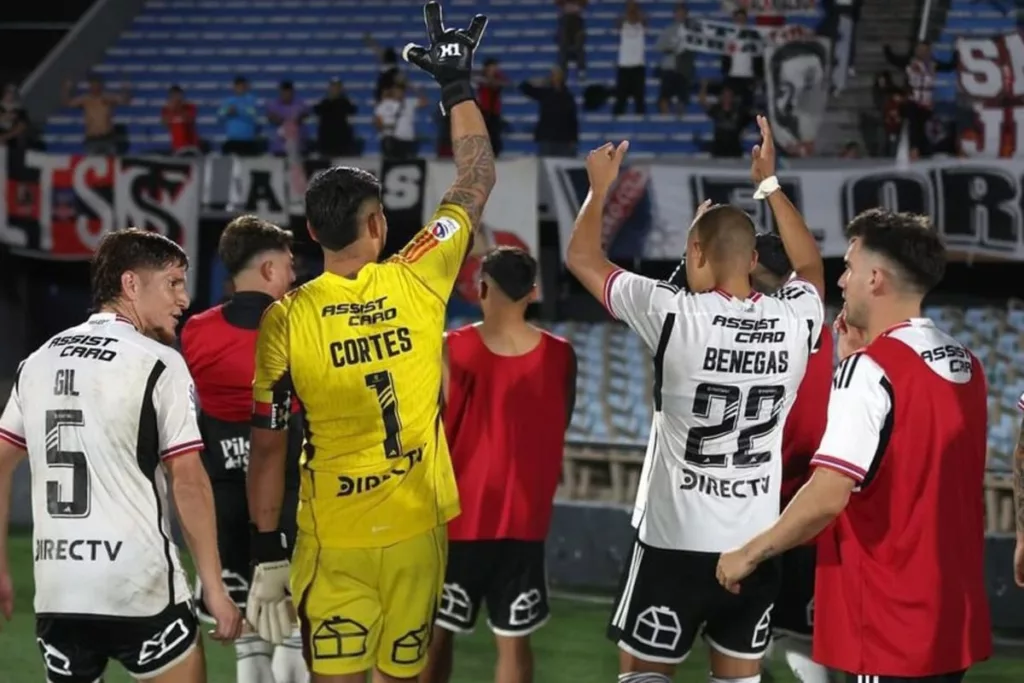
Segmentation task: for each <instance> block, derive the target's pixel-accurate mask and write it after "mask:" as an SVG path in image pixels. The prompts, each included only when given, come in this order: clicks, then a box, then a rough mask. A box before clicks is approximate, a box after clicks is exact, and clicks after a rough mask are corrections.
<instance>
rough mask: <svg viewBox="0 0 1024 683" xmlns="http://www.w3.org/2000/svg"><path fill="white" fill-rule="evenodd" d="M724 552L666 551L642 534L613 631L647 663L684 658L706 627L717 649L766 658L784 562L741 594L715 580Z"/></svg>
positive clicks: (765, 570) (770, 566) (765, 569)
mask: <svg viewBox="0 0 1024 683" xmlns="http://www.w3.org/2000/svg"><path fill="white" fill-rule="evenodd" d="M718 558H719V554H718V553H699V552H694V551H688V550H665V549H662V548H653V547H651V546H649V545H647V544H645V543H643V542H642V541H640V540H637V541H636V542H635V543H634V544H633V552H632V554H631V557H630V561H629V564H627V565H626V567H625V568H624V570H623V572H622V582H621V584H620V586H619V596H618V599H617V600H616V601H615V610H614V611H613V613H612V619H611V623H610V625H609V627H608V637H609V638H610V639H611V640H613V641H614V642H615V643H617V644H618V646H619V648H620V649H621V650H623V651H624V652H627V653H629V654H631V655H633V656H634V657H638V658H640V659H642V660H644V661H648V662H659V663H663V664H678V663H679V662H681V661H683V660H684V659H686V657H687V655H689V654H690V649H691V648H692V647H693V641H694V639H695V638H696V637H697V634H698V633H699V632H700V631H701V627H702V626H703V629H704V630H703V635H704V638H705V640H707V642H708V645H710V646H711V647H713V648H714V649H715V650H718V651H719V652H721V653H722V654H724V655H727V656H730V657H737V658H740V659H760V658H761V657H762V656H763V655H764V651H765V649H767V647H768V642H769V640H770V635H771V613H772V605H773V604H774V602H775V597H776V595H777V594H778V592H779V568H778V564H777V562H765V563H763V564H761V565H760V566H759V567H758V568H757V569H756V570H754V573H753V574H751V575H750V576H749V577H748V578H746V579H745V580H744V581H743V582H742V583H741V584H740V592H739V594H738V595H736V594H733V593H730V592H729V591H727V590H725V589H724V588H722V586H721V585H719V583H718V579H716V578H715V571H716V569H717V568H718Z"/></svg>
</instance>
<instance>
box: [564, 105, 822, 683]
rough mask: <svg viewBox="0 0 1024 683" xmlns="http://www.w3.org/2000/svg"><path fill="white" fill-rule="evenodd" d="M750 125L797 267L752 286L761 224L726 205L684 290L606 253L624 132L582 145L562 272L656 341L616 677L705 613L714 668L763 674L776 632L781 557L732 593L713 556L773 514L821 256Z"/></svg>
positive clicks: (694, 240)
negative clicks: (579, 193) (582, 190)
mask: <svg viewBox="0 0 1024 683" xmlns="http://www.w3.org/2000/svg"><path fill="white" fill-rule="evenodd" d="M758 124H759V125H760V127H761V134H762V137H763V140H762V144H761V145H758V146H756V147H755V148H754V150H753V164H752V169H751V175H752V177H753V179H754V182H755V183H756V184H757V187H758V190H757V193H756V195H755V196H757V197H767V201H768V202H769V204H770V205H771V208H772V211H773V212H774V214H775V218H776V221H777V223H778V225H779V232H780V234H781V236H782V240H783V243H784V244H785V249H786V254H787V255H788V256H789V260H790V261H791V263H792V265H793V270H794V271H795V273H796V276H797V277H796V278H794V279H791V280H790V281H789V282H787V283H786V284H785V285H784V286H783V287H781V288H780V289H779V290H778V292H776V294H775V295H774V296H762V295H761V294H759V293H758V292H756V291H754V290H753V289H752V288H751V286H750V273H751V270H752V269H753V268H754V266H755V265H756V263H757V256H756V251H755V233H754V225H753V222H752V221H751V220H750V217H749V216H747V215H746V214H745V213H744V212H742V211H740V210H739V209H737V208H735V207H732V206H716V207H710V208H708V209H707V210H706V211H704V212H703V213H701V214H700V215H699V216H698V218H697V219H696V220H695V221H694V223H693V225H692V227H691V228H690V231H689V235H688V237H687V247H686V262H685V269H686V281H687V286H688V287H689V289H690V291H678V290H677V289H676V287H675V286H673V285H671V284H668V283H665V282H660V281H657V280H652V279H650V278H646V277H641V276H639V275H635V274H633V273H628V272H626V271H624V270H622V269H620V268H617V267H616V266H614V265H613V264H612V263H610V262H609V261H608V260H607V258H606V257H605V255H604V253H603V252H602V250H601V224H602V208H603V205H604V201H605V197H606V196H607V192H608V189H609V187H610V186H611V185H612V183H614V182H615V179H616V177H617V175H618V171H619V165H620V163H621V161H622V157H623V155H624V153H625V151H626V149H627V147H628V145H627V144H626V143H622V144H621V145H619V146H618V147H614V146H612V145H605V146H604V147H602V148H600V149H598V150H595V151H594V152H591V154H590V155H589V156H588V157H587V173H588V175H589V177H590V188H591V189H590V194H589V196H588V197H587V200H586V201H585V202H584V206H583V208H582V209H581V211H580V215H579V217H578V218H577V220H576V229H575V230H574V232H573V235H572V239H571V241H570V243H569V248H568V265H569V269H570V270H571V271H572V272H573V274H574V275H575V276H576V277H577V279H579V280H580V282H581V283H582V284H583V285H584V286H585V287H586V288H587V290H588V291H590V292H591V294H593V295H594V296H596V297H599V298H601V299H602V301H603V302H604V304H605V306H606V307H607V308H608V310H609V312H610V313H611V314H612V315H613V316H615V317H616V318H618V319H620V320H622V321H624V322H625V323H626V324H628V325H629V326H630V327H631V328H632V329H633V330H634V331H635V332H636V333H637V334H639V335H640V337H641V338H642V339H643V341H644V342H645V343H646V345H647V347H648V348H649V349H650V350H651V352H652V353H653V354H654V411H655V414H654V424H653V430H652V433H651V441H650V444H649V446H648V453H649V456H648V457H649V460H650V463H649V466H648V467H646V468H645V472H644V474H643V476H642V478H641V485H640V491H639V492H638V494H637V511H636V516H635V519H636V521H637V524H638V535H637V540H636V543H635V545H634V547H633V552H632V557H631V559H630V560H629V562H628V564H627V565H626V567H625V568H624V574H623V579H622V587H621V590H620V594H619V597H618V600H617V602H616V606H615V611H614V614H613V616H612V621H611V625H610V628H609V636H610V637H611V638H612V640H614V641H615V642H616V643H617V645H618V647H619V649H620V651H621V653H620V670H621V673H622V675H621V676H620V677H619V681H620V682H622V683H639V682H640V681H643V682H644V683H650V682H657V681H663V682H667V681H669V680H671V676H672V673H673V671H674V669H675V666H676V665H677V664H678V663H679V662H682V661H683V660H684V659H685V658H686V656H687V655H688V654H689V652H690V649H691V646H692V644H693V641H694V639H695V637H696V635H697V632H698V630H699V629H700V628H701V625H702V624H705V623H706V628H705V629H704V635H705V638H706V640H707V642H708V645H709V646H710V650H711V674H712V680H714V681H720V680H733V681H742V682H743V683H756V681H758V680H759V679H760V676H759V671H760V660H761V658H762V656H763V654H764V651H765V649H766V648H767V646H768V641H769V638H770V633H771V609H772V605H773V603H774V600H775V596H776V593H777V591H778V585H779V577H778V570H777V568H776V567H775V566H773V565H765V566H764V567H763V568H762V569H760V570H759V571H758V572H757V574H756V575H755V576H753V577H751V578H750V579H749V580H748V581H747V582H746V583H745V584H744V587H743V592H742V593H741V594H740V595H733V594H730V593H728V592H727V591H725V590H724V589H722V588H721V587H719V586H718V585H717V582H716V580H715V565H716V563H717V561H718V557H719V553H720V552H722V551H724V550H727V549H729V548H730V547H734V546H735V545H736V544H739V543H742V542H744V541H746V540H747V539H749V538H750V537H752V536H753V535H755V534H757V533H759V532H760V531H762V530H764V529H766V528H768V527H769V526H770V525H771V524H772V522H774V521H775V519H776V518H777V517H778V514H779V487H780V485H781V480H782V466H781V454H780V452H779V451H780V442H781V436H782V425H783V423H784V421H785V419H786V414H787V413H788V411H789V407H790V405H791V403H792V400H793V396H794V394H795V393H796V389H797V385H798V384H799V382H800V379H801V377H802V376H803V373H804V368H805V366H806V364H807V359H808V357H809V356H810V353H811V350H812V349H813V347H814V344H815V343H816V342H817V339H818V334H819V332H820V329H821V323H822V318H823V316H824V309H823V306H822V303H821V292H822V290H823V289H824V274H823V271H824V268H823V264H822V261H821V256H820V254H819V253H818V246H817V244H816V243H815V241H814V237H813V236H812V235H811V233H810V232H809V231H808V229H807V226H806V225H805V224H804V221H803V219H802V218H801V217H800V214H799V213H798V212H797V211H796V209H795V208H794V207H793V205H792V204H791V203H790V202H789V200H788V199H787V198H786V196H785V194H784V193H783V192H782V191H781V190H780V189H779V185H778V180H777V179H776V178H775V174H774V173H775V171H774V163H775V150H774V145H773V143H772V137H771V130H770V129H769V128H768V123H767V121H766V120H765V119H764V117H758ZM741 539H742V540H741Z"/></svg>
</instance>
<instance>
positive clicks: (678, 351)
mask: <svg viewBox="0 0 1024 683" xmlns="http://www.w3.org/2000/svg"><path fill="white" fill-rule="evenodd" d="M605 292H606V297H605V298H606V301H605V303H606V306H607V307H608V309H609V311H611V313H612V314H613V315H614V316H616V317H617V318H619V319H620V320H623V321H624V322H626V323H627V324H628V325H629V326H630V327H631V328H632V329H633V330H634V331H636V332H637V334H639V335H640V337H641V338H642V339H643V341H644V342H645V343H646V344H647V346H648V348H649V349H650V350H651V352H652V353H653V355H654V409H655V413H654V420H653V425H652V429H651V437H650V441H649V443H648V446H647V454H646V456H645V458H644V468H643V472H642V473H641V481H640V488H639V490H638V492H637V502H636V507H635V510H634V515H633V523H634V526H637V527H638V529H639V534H640V539H641V540H642V541H643V542H644V543H647V544H649V545H652V546H655V547H659V548H669V549H676V550H692V551H699V552H722V551H725V550H731V549H733V548H736V547H738V546H740V545H742V544H743V543H745V542H746V541H747V540H749V539H750V538H751V537H752V536H754V535H756V534H758V533H760V532H761V531H763V530H764V529H766V528H768V527H769V526H770V525H771V524H772V523H773V522H774V521H775V519H776V518H777V517H778V513H779V508H778V501H779V491H780V487H781V483H782V463H781V460H782V458H781V447H782V443H781V442H782V428H783V424H784V423H785V419H786V415H787V413H788V412H789V409H790V407H791V406H792V402H793V397H794V395H795V393H796V389H797V386H798V385H799V383H800V380H801V378H802V377H803V373H804V369H805V367H806V365H807V360H808V357H809V356H810V353H811V351H812V349H813V348H814V346H815V344H816V343H817V339H818V335H819V334H820V332H821V325H822V321H823V318H824V308H823V306H822V303H821V299H820V297H819V295H818V293H817V291H816V290H815V289H814V287H813V286H812V285H811V284H810V283H807V282H804V281H802V280H798V279H794V280H790V281H789V282H788V283H787V284H786V285H785V286H783V287H782V288H781V289H780V291H779V292H778V293H777V294H776V295H774V296H762V295H760V294H756V293H755V294H753V295H752V296H751V297H750V298H748V299H745V300H739V299H736V298H734V297H732V296H729V295H727V294H725V293H724V292H722V291H720V290H714V291H711V292H706V293H700V294H694V293H690V292H686V291H678V290H677V289H676V288H675V287H672V286H668V285H666V284H665V283H663V282H658V281H655V280H651V279H649V278H645V277H641V276H638V275H634V274H632V273H627V272H625V271H616V272H614V273H613V274H612V275H611V276H610V278H609V281H608V283H607V284H606V285H605Z"/></svg>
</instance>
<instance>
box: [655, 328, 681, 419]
mask: <svg viewBox="0 0 1024 683" xmlns="http://www.w3.org/2000/svg"><path fill="white" fill-rule="evenodd" d="M675 326H676V314H675V313H669V314H668V315H666V316H665V322H663V323H662V324H661V336H660V337H658V350H657V351H655V353H654V411H655V412H658V411H660V410H661V385H662V381H663V379H664V374H665V352H666V351H667V350H668V342H669V340H670V339H671V338H672V329H673V328H674V327H675Z"/></svg>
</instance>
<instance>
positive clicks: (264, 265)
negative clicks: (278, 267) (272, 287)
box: [260, 258, 274, 282]
mask: <svg viewBox="0 0 1024 683" xmlns="http://www.w3.org/2000/svg"><path fill="white" fill-rule="evenodd" d="M260 277H262V278H263V279H264V280H266V281H267V282H273V280H274V260H273V259H269V258H268V259H264V260H263V261H262V262H261V263H260Z"/></svg>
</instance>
